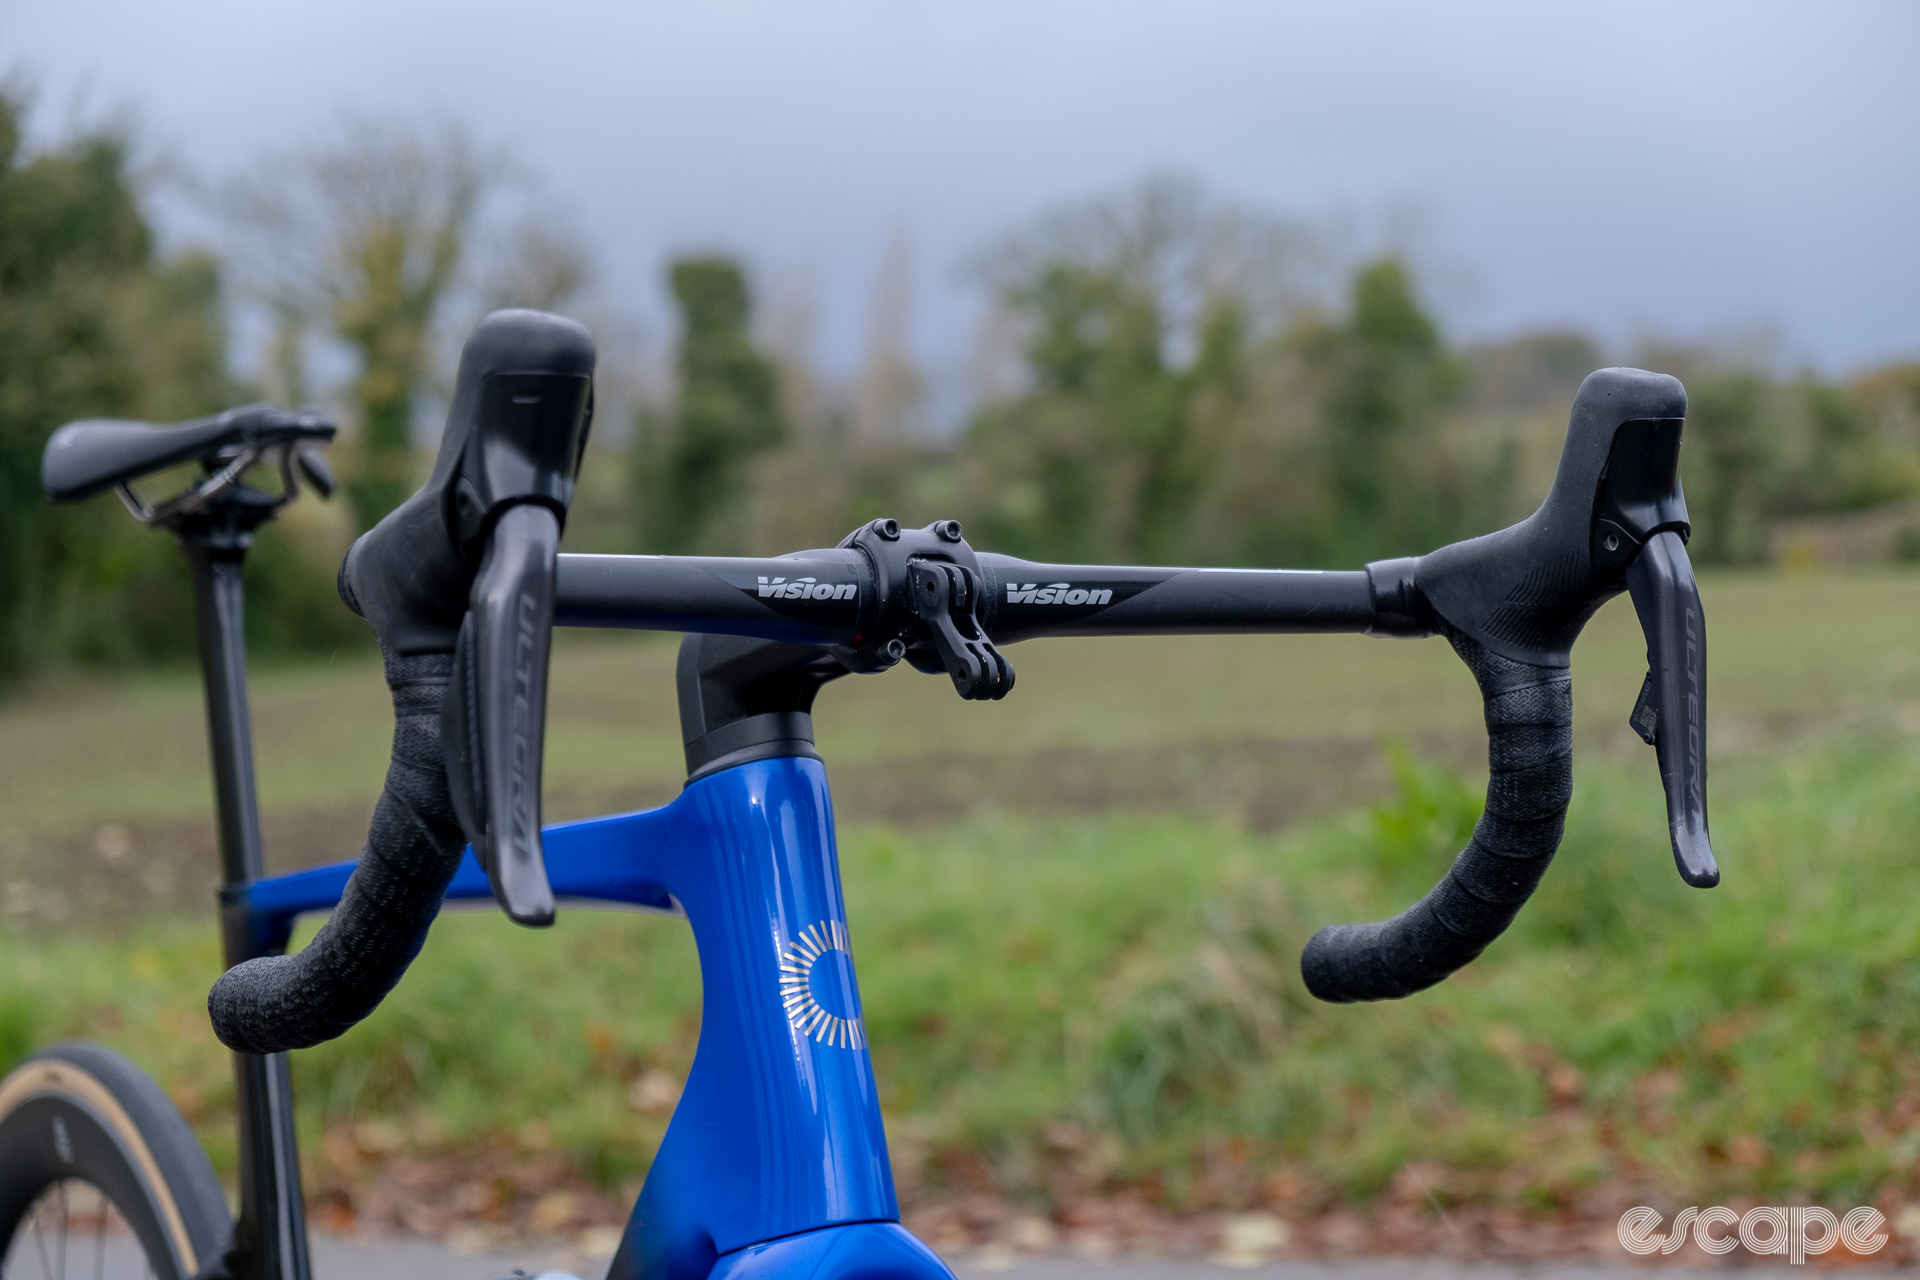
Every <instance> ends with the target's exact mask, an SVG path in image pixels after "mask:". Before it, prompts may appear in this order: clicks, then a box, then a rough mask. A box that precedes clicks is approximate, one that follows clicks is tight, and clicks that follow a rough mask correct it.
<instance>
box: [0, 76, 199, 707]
mask: <svg viewBox="0 0 1920 1280" xmlns="http://www.w3.org/2000/svg"><path fill="white" fill-rule="evenodd" d="M26 112H27V106H26V103H25V101H24V100H23V99H22V98H20V97H19V96H18V95H13V94H8V93H6V92H4V91H0V675H12V674H16V673H18V672H20V671H21V670H23V669H24V668H26V667H27V666H30V665H32V664H33V663H34V662H36V661H39V660H44V659H46V658H48V657H52V656H55V655H61V654H72V655H77V656H82V657H93V658H112V657H120V656H133V655H158V654H171V653H179V652H184V651H188V650H190V648H191V644H192V633H191V630H190V627H189V625H188V622H187V616H188V615H187V608H188V601H187V596H186V592H185V590H184V574H183V573H182V572H181V570H180V566H179V564H178V559H179V557H178V555H177V553H176V552H175V551H174V549H173V547H172V546H171V545H170V540H168V539H164V538H159V537H155V536H153V535H151V534H149V533H148V532H147V531H145V530H142V529H140V528H139V527H137V526H136V525H134V524H133V522H132V521H130V520H127V519H125V517H124V516H123V515H122V514H121V513H119V512H118V511H117V510H115V511H113V512H111V513H109V512H105V511H102V510H101V509H100V508H99V505H98V504H99V503H100V502H105V503H106V504H108V505H113V506H117V504H113V503H112V500H111V499H101V500H96V503H93V504H88V505H87V506H86V507H84V508H82V509H79V510H72V509H55V508H51V507H49V506H48V504H47V502H46V500H45V498H43V497H42V496H41V493H40V454H41V450H42V449H43V447H44V446H45V444H46V440H47V437H48V435H50V434H51V433H52V431H53V429H54V428H55V427H57V426H59V425H60V424H61V423H62V422H64V421H67V420H69V419H72V418H78V417H96V416H124V417H135V418H147V419H155V420H160V421H166V420H169V419H178V418H185V417H191V416H194V415H196V414H201V413H207V412H211V411H214V410H217V409H219V408H222V407H223V406H224V404H225V402H226V401H227V400H228V398H229V396H230V394H231V387H230V385H229V383H228V381H227V378H226V374H225V362H224V355H225V333H224V329H223V326H222V323H221V309H220V288H219V278H218V275H217V273H216V271H215V269H214V266H213V263H212V262H211V261H210V260H209V259H207V258H206V257H205V256H203V255H199V254H186V255H182V256H181V257H179V258H176V259H173V260H165V259H162V258H160V257H159V255H158V254H157V253H156V252H155V250H154V245H153V236H152V233H151V231H150V230H149V228H148V225H147V222H146V219H145V218H144V216H143V215H142V213H141V210H140V205H139V199H138V192H137V191H136V189H135V187H134V184H133V182H132V180H131V178H130V176H129V172H128V151H129V147H128V143H127V141H126V139H125V138H123V137H121V136H119V135H118V134H115V133H114V132H112V131H108V130H96V131H91V132H87V133H84V134H82V135H80V136H78V137H75V138H73V139H72V140H70V141H68V142H65V143H63V144H61V145H59V146H56V147H53V148H50V149H47V150H43V151H40V152H37V153H33V152H28V151H27V150H26V149H25V148H24V147H23V144H22V140H21V134H22V125H23V122H24V120H25V117H26Z"/></svg>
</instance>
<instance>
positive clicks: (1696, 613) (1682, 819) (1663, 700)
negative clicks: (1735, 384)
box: [1627, 529, 1720, 889]
mask: <svg viewBox="0 0 1920 1280" xmlns="http://www.w3.org/2000/svg"><path fill="white" fill-rule="evenodd" d="M1627 591H1628V593H1629V594H1630V595H1631V596H1632V597H1633V608H1634V612H1636V613H1637V614H1639V615H1640V629H1641V631H1643V632H1644V633H1645V634H1646V639H1647V668H1648V669H1647V678H1646V680H1645V681H1644V682H1643V683H1642V685H1641V687H1640V698H1639V701H1637V702H1636V703H1635V704H1634V708H1633V716H1632V718H1631V724H1632V725H1633V728H1634V731H1635V732H1637V733H1638V734H1639V735H1640V736H1641V738H1642V739H1644V740H1645V741H1646V742H1647V743H1648V744H1649V745H1651V746H1652V747H1653V748H1654V750H1655V751H1656V752H1657V758H1658V760H1659V762H1660V781H1661V784H1662V785H1663V786H1664V787H1665V789H1666V793H1667V828H1668V834H1669V836H1670V837H1671V839H1672V842H1673V862H1674V865H1675V866H1676V867H1678V868H1679V869H1680V876H1681V878H1682V879H1683V880H1685V881H1686V882H1687V883H1688V884H1690V885H1692V886H1693V887H1694V888H1696V889H1711V888H1712V887H1713V886H1714V885H1717V884H1719V883H1720V868H1719V867H1718V866H1717V865H1716V864H1715V863H1714V860H1713V846H1712V843H1711V841H1710V840H1709V839H1708V836H1707V761H1706V736H1707V715H1706V684H1707V634H1706V621H1705V618H1704V616H1703V614H1702V611H1701V608H1700V588H1699V587H1698V586H1697V585H1696V584H1695V583H1694V580H1693V565H1692V564H1691V563H1690V562H1689V561H1688V560H1687V550H1686V546H1685V544H1684V543H1683V542H1681V540H1680V535H1679V534H1678V533H1677V532H1675V531H1674V530H1671V529H1663V530H1661V531H1660V532H1658V533H1656V534H1654V535H1653V536H1652V537H1650V538H1648V539H1647V541H1646V545H1645V546H1644V547H1643V548H1642V549H1641V552H1640V554H1639V555H1638V556H1636V557H1634V560H1633V563H1631V564H1629V565H1628V566H1627Z"/></svg>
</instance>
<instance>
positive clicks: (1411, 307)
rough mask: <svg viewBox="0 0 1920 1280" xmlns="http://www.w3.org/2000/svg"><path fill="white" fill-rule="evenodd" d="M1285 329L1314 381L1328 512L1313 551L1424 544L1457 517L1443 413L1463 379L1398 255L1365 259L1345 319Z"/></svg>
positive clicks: (1374, 551) (1364, 551)
mask: <svg viewBox="0 0 1920 1280" xmlns="http://www.w3.org/2000/svg"><path fill="white" fill-rule="evenodd" d="M1292 341H1293V342H1294V343H1295V344H1296V346H1297V347H1298V349H1299V351H1300V352H1301V354H1302V356H1303V358H1304V360H1305V362H1306V365H1307V368H1308V369H1309V371H1310V373H1309V376H1310V378H1311V380H1312V382H1313V383H1314V385H1315V390H1316V399H1317V400H1318V404H1319V416H1320V450H1321V460H1322V465H1323V467H1324V480H1325V484H1326V489H1327V493H1328V496H1329V498H1330V500H1331V501H1330V507H1331V510H1330V513H1329V518H1328V520H1327V522H1326V525H1325V527H1324V529H1323V530H1322V531H1321V537H1320V539H1319V541H1320V542H1321V544H1322V545H1321V547H1320V548H1319V550H1320V553H1321V554H1322V555H1323V556H1330V557H1332V558H1333V559H1335V560H1341V561H1365V560H1368V559H1372V558H1374V557H1377V556H1382V555H1396V554H1397V555H1406V554H1412V553H1416V552H1420V551H1424V550H1428V549H1430V547H1431V546H1433V545H1438V544H1439V543H1440V542H1443V541H1445V540H1447V539H1448V538H1450V537H1453V536H1455V535H1456V534H1458V533H1460V532H1461V531H1462V530H1461V528H1460V524H1461V521H1460V518H1459V515H1460V512H1459V501H1458V499H1459V495H1460V493H1461V490H1462V485H1461V484H1460V483H1459V477H1458V476H1457V475H1454V474H1450V472H1451V470H1452V468H1451V467H1450V466H1449V463H1448V459H1447V458H1446V457H1445V456H1444V450H1443V449H1442V448H1440V447H1439V446H1440V445H1441V441H1440V440H1439V438H1438V434H1439V428H1440V425H1441V418H1442V415H1443V413H1444V412H1445V410H1446V409H1447V408H1448V406H1449V405H1451V404H1452V402H1453V401H1454V400H1455V398H1456V397H1457V396H1458V394H1459V392H1460V390H1461V388H1462V386H1463V383H1464V377H1463V370H1462V367H1461V365H1460V364H1459V362H1457V361H1456V360H1454V359H1453V358H1452V357H1451V356H1450V355H1449V354H1448V352H1447V351H1446V348H1445V346H1444V344H1443V343H1442V342H1441V339H1440V330H1439V327H1438V326H1437V325H1436V324H1435V323H1434V322H1433V320H1432V318H1431V317H1429V316H1428V315H1427V314H1426V312H1425V311H1424V310H1422V309H1421V307H1420V303H1419V300H1418V298H1416V297H1415V295H1414V292H1413V285H1412V281H1411V280H1410V279H1409V277H1408V274H1407V270H1406V267H1405V266H1404V264H1402V263H1401V262H1400V261H1399V260H1398V259H1397V258H1393V257H1386V258H1380V259H1377V260H1375V261H1373V262H1370V263H1367V264H1365V265H1363V266H1362V267H1361V268H1360V269H1359V270H1358V271H1357V272H1356V273H1355V274H1354V277H1353V284H1352V289H1351V295H1350V303H1349V307H1348V312H1347V316H1346V318H1345V320H1344V321H1343V322H1341V323H1338V324H1308V325H1305V326H1302V327H1301V329H1300V330H1298V331H1297V332H1296V333H1295V334H1294V335H1293V339H1292Z"/></svg>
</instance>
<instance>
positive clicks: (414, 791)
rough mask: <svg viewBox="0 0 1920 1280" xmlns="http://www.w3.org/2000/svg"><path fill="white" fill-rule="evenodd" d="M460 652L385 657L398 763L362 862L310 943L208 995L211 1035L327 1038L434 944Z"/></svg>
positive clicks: (247, 967)
mask: <svg viewBox="0 0 1920 1280" xmlns="http://www.w3.org/2000/svg"><path fill="white" fill-rule="evenodd" d="M452 665H453V655H451V654H447V653H427V654H419V655H416V656H413V657H405V658H396V657H393V656H391V655H389V656H388V657H387V687H388V688H390V689H391V690H392V691H393V763H392V764H390V765H389V766H388V767H387V785H386V789H385V790H383V791H382V792H381V793H380V801H379V803H378V804H377V805H375V806H374V810H373V822H372V825H371V826H370V827H369V829H368V831H367V844H366V848H365V849H363V850H362V851H361V853H360V865H359V866H357V867H355V868H354V871H353V875H352V877H351V878H350V879H348V881H347V888H346V892H345V893H344V894H342V895H341V898H340V905H339V907H337V908H336V909H335V910H334V912H333V915H332V916H331V917H330V918H329V919H328V920H327V923H326V924H325V925H323V926H322V927H321V929H320V932H319V933H318V934H317V935H315V937H314V939H313V941H312V942H310V943H308V944H307V946H306V947H305V948H304V949H303V950H301V951H299V952H298V953H296V954H294V955H290V956H265V957H262V958H260V959H257V960H248V961H247V962H245V963H244V964H238V965H235V966H234V967H233V968H231V969H229V970H228V971H227V973H226V975H225V976H224V977H222V978H221V979H220V980H219V981H218V982H216V983H215V984H214V986H213V990H212V991H210V992H209V993H208V994H207V1012H208V1013H209V1014H210V1015H211V1016H212V1018H213V1030H214V1034H215V1035H217V1036H219V1037H220V1042H221V1043H222V1044H224V1045H226V1046H227V1047H228V1048H229V1049H233V1050H235V1051H236V1052H239V1053H283V1052H285V1051H287V1050H289V1049H305V1048H308V1047H310V1046H312V1045H316V1044H320V1043H321V1042H323V1041H327V1040H331V1039H333V1038H334V1037H335V1036H338V1035H340V1034H342V1033H344V1032H345V1031H346V1030H347V1029H348V1028H350V1027H352V1026H353V1025H354V1024H355V1023H357V1022H359V1021H360V1020H361V1019H362V1018H364V1017H366V1016H367V1015H368V1014H370V1013H372V1012H373V1011H374V1009H375V1008H376V1007H378V1005H379V1004H380V1001H381V1000H383V999H385V998H386V994H387V993H388V992H389V991H391V990H393V988H394V986H395V985H396V984H397V983H398V982H399V981H400V978H401V975H403V974H404V973H406V971H407V966H408V965H410V964H412V963H413V958H414V957H415V956H416V955H418V954H420V948H421V946H422V945H423V944H424V943H425V942H426V940H427V928H428V926H429V925H431V924H432V923H433V918H434V917H435V916H436V915H438V914H439V911H440V901H441V899H442V898H443V897H445V896H446V892H447V885H448V884H449V883H451V882H452V880H453V873H454V871H455V870H457V869H458V868H459V866H460V855H461V854H462V853H463V852H464V851H465V849H466V844H467V840H466V837H465V836H464V835H462V834H461V831H460V822H459V819H458V818H456V817H455V816H454V812H453V799H452V797H451V795H450V794H449V792H448V789H447V771H446V765H445V764H444V763H443V761H442V758H441V752H440V706H441V703H442V702H444V701H445V700H446V693H447V677H448V672H449V670H450V668H451V667H452Z"/></svg>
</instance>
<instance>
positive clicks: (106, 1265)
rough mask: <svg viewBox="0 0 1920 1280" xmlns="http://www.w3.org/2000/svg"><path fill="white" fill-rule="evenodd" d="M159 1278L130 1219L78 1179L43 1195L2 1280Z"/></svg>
mask: <svg viewBox="0 0 1920 1280" xmlns="http://www.w3.org/2000/svg"><path fill="white" fill-rule="evenodd" d="M156 1274H157V1273H156V1272H155V1271H154V1268H153V1264H152V1262H151V1261H149V1260H148V1258H147V1253H146V1250H145V1249H144V1248H142V1247H141V1244H140V1238H139V1237H138V1236H137V1235H135V1234H134V1232H133V1228H132V1227H131V1226H130V1225H129V1224H128V1222H127V1219H126V1216H125V1215H124V1214H122V1213H121V1212H120V1210H119V1209H118V1208H117V1207H116V1206H115V1205H114V1203H113V1201H112V1200H110V1199H108V1198H107V1196H106V1195H105V1194H103V1193H102V1192H101V1191H100V1190H99V1188H97V1187H95V1186H94V1185H93V1184H91V1183H89V1182H85V1181H83V1180H81V1179H79V1178H65V1179H62V1180H61V1181H59V1182H55V1183H53V1184H51V1185H50V1186H48V1187H47V1188H46V1190H44V1191H42V1192H41V1193H40V1195H39V1197H38V1198H36V1199H35V1200H34V1202H33V1204H32V1206H31V1207H29V1208H28V1210H27V1212H26V1215H25V1216H24V1217H23V1218H21V1220H20V1225H19V1226H18V1227H17V1228H16V1229H15V1230H14V1233H13V1239H12V1241H10V1242H9V1243H8V1247H7V1251H6V1255H5V1257H4V1258H0V1280H155V1277H156Z"/></svg>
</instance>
